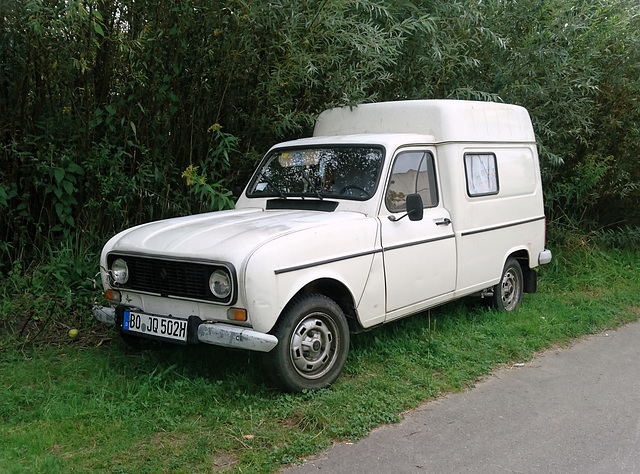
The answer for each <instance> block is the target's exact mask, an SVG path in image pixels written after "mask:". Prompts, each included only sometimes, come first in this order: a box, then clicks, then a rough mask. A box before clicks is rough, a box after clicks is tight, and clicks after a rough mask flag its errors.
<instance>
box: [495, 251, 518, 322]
mask: <svg viewBox="0 0 640 474" xmlns="http://www.w3.org/2000/svg"><path fill="white" fill-rule="evenodd" d="M522 291H523V278H522V268H521V267H520V264H519V263H518V261H517V260H516V259H515V258H510V259H508V260H507V263H505V265H504V269H503V270H502V278H500V283H498V284H497V285H496V286H494V287H493V299H492V301H491V303H492V306H493V307H494V308H496V309H497V310H498V311H515V310H516V309H517V308H518V306H520V302H521V301H522Z"/></svg>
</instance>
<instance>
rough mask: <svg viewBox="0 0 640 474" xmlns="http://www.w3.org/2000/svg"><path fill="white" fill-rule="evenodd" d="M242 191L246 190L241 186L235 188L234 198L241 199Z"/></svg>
mask: <svg viewBox="0 0 640 474" xmlns="http://www.w3.org/2000/svg"><path fill="white" fill-rule="evenodd" d="M242 191H244V188H242V187H241V186H234V188H233V190H232V192H233V197H235V198H236V199H237V198H239V197H240V196H242Z"/></svg>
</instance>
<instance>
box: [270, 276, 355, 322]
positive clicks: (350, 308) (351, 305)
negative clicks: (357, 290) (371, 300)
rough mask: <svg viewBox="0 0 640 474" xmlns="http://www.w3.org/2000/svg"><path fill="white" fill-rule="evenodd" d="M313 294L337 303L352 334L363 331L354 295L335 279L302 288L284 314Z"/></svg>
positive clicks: (287, 305)
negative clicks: (299, 301)
mask: <svg viewBox="0 0 640 474" xmlns="http://www.w3.org/2000/svg"><path fill="white" fill-rule="evenodd" d="M311 294H318V295H323V296H326V297H327V298H330V299H332V300H333V301H335V302H336V304H337V305H338V306H340V309H342V312H343V313H344V315H345V316H346V318H347V323H348V324H349V330H350V331H352V332H357V331H360V330H362V326H361V325H360V323H359V321H358V314H357V310H356V303H355V299H354V297H353V294H352V293H351V291H350V290H349V288H347V287H346V286H345V284H344V283H342V282H341V281H338V280H335V279H333V278H319V279H317V280H313V281H311V282H309V283H307V284H306V285H305V286H303V287H302V288H300V290H298V292H297V293H296V294H295V295H293V297H292V298H291V299H290V300H289V301H288V303H287V304H286V305H285V307H284V308H283V310H282V312H283V313H284V312H285V311H286V310H287V309H288V307H289V306H290V305H291V304H293V303H294V302H295V301H296V300H297V299H298V298H299V297H300V296H302V295H311Z"/></svg>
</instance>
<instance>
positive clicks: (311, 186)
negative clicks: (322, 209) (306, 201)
mask: <svg viewBox="0 0 640 474" xmlns="http://www.w3.org/2000/svg"><path fill="white" fill-rule="evenodd" d="M300 172H302V176H303V178H304V179H305V180H306V181H307V184H308V185H309V187H310V188H311V191H313V192H314V193H315V195H316V196H318V199H320V200H321V201H322V200H323V199H324V198H323V197H322V194H320V192H319V191H318V190H317V189H316V187H315V186H314V185H313V183H312V182H311V180H310V179H309V175H308V174H307V172H306V171H305V170H304V169H303V168H300Z"/></svg>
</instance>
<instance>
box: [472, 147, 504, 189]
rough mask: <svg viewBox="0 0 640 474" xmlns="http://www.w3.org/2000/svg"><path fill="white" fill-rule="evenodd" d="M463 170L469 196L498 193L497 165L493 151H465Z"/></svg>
mask: <svg viewBox="0 0 640 474" xmlns="http://www.w3.org/2000/svg"><path fill="white" fill-rule="evenodd" d="M464 170H465V174H466V176H467V194H468V195H469V196H470V197H475V196H488V195H490V194H498V191H499V186H498V166H497V163H496V155H494V154H493V153H466V154H465V155H464Z"/></svg>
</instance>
